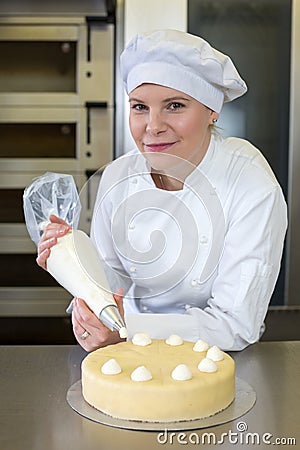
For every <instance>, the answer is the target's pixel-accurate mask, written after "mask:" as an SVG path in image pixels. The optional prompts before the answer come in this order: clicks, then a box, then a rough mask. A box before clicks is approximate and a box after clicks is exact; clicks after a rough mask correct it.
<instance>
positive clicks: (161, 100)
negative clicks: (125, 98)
mask: <svg viewBox="0 0 300 450" xmlns="http://www.w3.org/2000/svg"><path fill="white" fill-rule="evenodd" d="M129 102H130V116H129V125H130V130H131V134H132V137H133V139H134V141H135V143H136V145H137V147H138V148H139V150H140V151H141V152H142V153H143V154H144V155H145V157H146V158H147V160H148V161H149V163H150V165H151V167H153V168H155V169H156V170H165V169H166V168H168V167H172V166H174V165H177V164H178V161H180V160H179V159H178V158H172V157H174V156H176V157H179V158H181V160H185V161H189V162H190V163H192V164H193V165H198V164H199V162H200V161H201V160H202V158H203V157H204V155H205V152H206V150H207V148H208V145H209V142H210V127H209V126H210V125H212V124H213V119H214V118H218V114H217V113H215V112H213V111H211V110H210V109H209V108H207V107H206V106H204V105H203V104H202V103H199V102H198V101H197V100H195V99H194V98H192V97H190V96H189V95H187V94H184V93H182V92H180V91H177V90H175V89H171V88H169V87H164V86H161V85H155V84H142V85H141V86H138V87H137V88H136V89H134V90H133V91H132V92H131V93H130V95H129ZM162 155H163V157H162ZM170 156H171V157H170Z"/></svg>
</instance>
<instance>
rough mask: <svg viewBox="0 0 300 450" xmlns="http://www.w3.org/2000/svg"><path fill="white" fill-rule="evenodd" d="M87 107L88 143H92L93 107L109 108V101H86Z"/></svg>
mask: <svg viewBox="0 0 300 450" xmlns="http://www.w3.org/2000/svg"><path fill="white" fill-rule="evenodd" d="M85 107H86V110H87V119H86V143H87V144H90V143H91V109H92V108H103V109H106V108H107V102H85Z"/></svg>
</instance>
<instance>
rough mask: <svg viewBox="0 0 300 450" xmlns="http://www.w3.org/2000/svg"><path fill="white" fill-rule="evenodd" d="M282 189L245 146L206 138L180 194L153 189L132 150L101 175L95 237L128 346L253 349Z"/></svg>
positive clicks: (274, 251)
mask: <svg viewBox="0 0 300 450" xmlns="http://www.w3.org/2000/svg"><path fill="white" fill-rule="evenodd" d="M286 228H287V208H286V203H285V200H284V196H283V194H282V190H281V188H280V186H279V184H278V182H277V180H276V178H275V176H274V174H273V172H272V170H271V168H270V166H269V165H268V163H267V161H266V160H265V158H264V157H263V156H262V154H261V153H260V152H259V151H258V150H257V149H256V148H255V147H254V146H253V145H252V144H250V143H249V142H247V141H245V140H243V139H238V138H227V139H223V138H222V137H221V136H219V135H216V134H212V137H211V141H210V145H209V148H208V150H207V152H206V154H205V157H204V158H203V160H202V161H201V162H200V164H199V165H198V166H197V168H195V169H194V170H193V172H192V173H191V174H190V175H189V176H188V177H187V178H186V180H185V183H184V186H183V189H182V190H179V191H164V190H161V189H158V188H157V187H156V186H155V184H154V182H153V180H152V177H151V174H150V168H149V166H148V163H147V161H146V159H145V158H144V156H142V155H141V153H140V152H139V151H138V150H137V149H135V150H133V151H132V152H130V153H127V154H126V155H123V156H122V157H120V158H118V159H116V160H115V161H114V162H112V163H111V164H110V165H109V166H108V167H107V168H106V169H105V171H104V173H103V176H102V178H101V181H100V185H99V190H98V195H97V199H96V203H95V208H94V215H93V221H92V228H91V238H92V239H93V241H94V243H95V244H96V246H97V249H98V251H99V254H100V256H101V258H102V259H103V260H104V261H105V263H106V264H105V265H106V268H107V276H108V278H109V281H110V283H111V287H112V290H115V289H116V288H118V287H123V288H124V289H125V292H126V295H125V298H124V308H125V320H126V325H127V328H128V331H129V337H131V336H132V335H133V334H134V333H136V332H147V333H149V334H150V335H151V337H153V338H158V339H163V338H166V337H168V336H169V335H170V334H179V335H181V336H182V337H183V338H184V339H186V340H191V341H196V340H197V339H203V340H204V341H206V342H208V343H209V344H210V345H218V346H219V347H220V348H222V349H224V350H241V349H243V348H244V347H246V346H247V345H249V344H250V343H254V342H256V341H257V340H258V339H259V338H260V336H261V334H262V332H263V330H264V325H263V321H264V318H265V315H266V313H267V308H268V304H269V301H270V298H271V295H272V292H273V290H274V286H275V283H276V280H277V277H278V273H279V270H280V261H281V256H282V251H283V245H284V238H285V233H286Z"/></svg>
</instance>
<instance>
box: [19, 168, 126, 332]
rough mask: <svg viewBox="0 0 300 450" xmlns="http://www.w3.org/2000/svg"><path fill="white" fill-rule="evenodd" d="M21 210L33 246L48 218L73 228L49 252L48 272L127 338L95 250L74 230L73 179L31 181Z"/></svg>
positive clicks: (76, 207)
mask: <svg viewBox="0 0 300 450" xmlns="http://www.w3.org/2000/svg"><path fill="white" fill-rule="evenodd" d="M23 208H24V215H25V222H26V227H27V230H28V233H29V235H30V237H31V239H32V240H33V242H34V243H35V244H36V245H38V242H39V240H40V238H41V235H42V234H43V231H44V229H45V227H46V226H47V224H48V223H50V222H49V217H50V215H51V214H55V215H56V216H58V217H60V218H61V219H63V220H64V221H66V222H67V223H68V224H69V225H70V226H71V227H72V230H71V231H70V232H69V233H68V234H66V235H65V236H62V237H61V238H58V239H57V244H56V245H54V246H53V247H52V248H51V251H50V256H49V257H48V259H47V270H48V272H49V273H50V274H51V275H52V276H53V278H55V280H56V281H57V282H58V283H59V284H60V285H61V286H62V287H64V288H65V289H66V290H67V291H69V292H70V294H72V295H73V296H74V297H79V298H82V299H83V300H84V301H85V302H86V304H87V305H88V306H89V308H90V309H91V310H92V311H93V312H94V314H95V315H96V316H97V317H98V318H99V319H100V320H101V322H102V323H104V325H106V326H107V327H108V328H109V329H110V330H112V331H113V330H117V331H118V332H119V334H120V337H121V338H126V337H127V330H126V327H125V324H124V321H123V319H122V317H121V316H120V313H119V310H118V308H117V305H116V302H115V299H114V297H113V294H112V293H111V291H110V287H109V284H108V281H107V278H106V275H105V271H104V267H103V264H102V261H101V259H100V257H99V255H98V252H97V249H96V248H95V246H94V244H93V242H92V241H91V239H90V238H89V236H88V235H87V234H86V233H84V232H83V231H81V230H77V227H78V222H79V217H80V211H81V204H80V200H79V196H78V192H77V189H76V185H75V182H74V179H73V177H72V176H71V175H67V174H58V173H53V172H46V173H45V174H44V175H42V176H40V177H38V178H36V179H34V180H33V182H32V183H31V184H30V185H29V186H28V187H27V188H26V189H25V190H24V194H23Z"/></svg>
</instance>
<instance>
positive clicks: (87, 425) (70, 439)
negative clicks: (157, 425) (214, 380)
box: [0, 341, 300, 450]
mask: <svg viewBox="0 0 300 450" xmlns="http://www.w3.org/2000/svg"><path fill="white" fill-rule="evenodd" d="M232 355H233V357H234V359H235V361H236V366H237V376H239V377H240V378H242V379H244V380H245V381H247V382H248V383H249V384H251V385H252V386H253V388H254V389H255V391H256V393H257V401H256V404H255V405H254V407H253V408H252V410H251V411H249V412H248V413H247V414H245V415H244V416H243V417H241V418H239V419H237V420H235V421H233V422H230V423H227V424H224V425H219V426H216V427H211V428H209V429H204V430H195V431H188V432H184V433H182V432H180V433H179V432H178V433H175V432H173V433H171V432H169V433H165V434H164V433H162V434H158V433H157V432H142V431H138V432H137V431H129V430H122V429H118V428H111V427H108V426H104V425H100V424H98V423H94V422H92V421H90V420H88V419H85V418H84V417H81V416H80V415H78V414H77V413H75V412H74V411H73V410H72V409H71V408H70V407H69V405H68V404H67V402H66V392H67V390H68V388H69V386H70V385H72V384H73V383H74V382H75V381H77V380H78V379H79V378H80V363H81V360H82V359H83V357H84V356H85V352H84V351H83V350H82V349H81V348H80V347H79V346H4V347H0V362H1V367H0V375H1V376H0V380H1V383H0V448H1V450H50V449H51V450H54V449H55V450H67V449H72V450H101V449H104V450H117V449H121V450H141V449H142V450H148V449H149V450H152V449H159V448H170V449H173V450H175V449H181V448H201V449H202V448H210V449H211V448H214V447H220V448H221V449H224V450H225V449H229V448H230V449H231V448H232V449H240V448H245V449H246V448H259V449H261V448H264V447H266V448H270V444H273V446H276V447H277V445H278V443H279V441H278V439H281V441H280V442H281V445H284V446H285V447H288V448H300V431H299V419H300V417H299V416H300V413H299V405H300V383H299V374H300V341H297V342H274V343H273V342H263V343H259V344H255V345H253V346H251V347H249V348H247V349H246V350H244V351H242V352H239V353H233V354H232ZM245 428H247V430H245ZM205 433H210V434H209V435H207V434H205ZM276 439H277V441H276ZM209 440H210V441H209ZM209 442H210V444H209ZM217 443H218V445H214V444H217ZM271 448H272V447H271Z"/></svg>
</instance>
